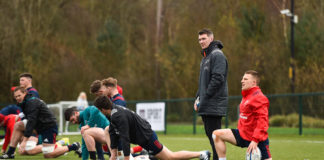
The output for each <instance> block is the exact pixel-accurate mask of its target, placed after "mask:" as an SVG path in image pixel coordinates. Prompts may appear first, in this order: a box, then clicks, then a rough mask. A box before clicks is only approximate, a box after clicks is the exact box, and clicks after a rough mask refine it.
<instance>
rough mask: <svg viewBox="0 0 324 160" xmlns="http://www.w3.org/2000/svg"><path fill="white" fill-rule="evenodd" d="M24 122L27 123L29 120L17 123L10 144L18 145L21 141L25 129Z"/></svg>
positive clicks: (12, 145)
mask: <svg viewBox="0 0 324 160" xmlns="http://www.w3.org/2000/svg"><path fill="white" fill-rule="evenodd" d="M24 123H27V121H26V122H25V121H19V122H16V123H15V126H14V130H13V132H12V136H11V140H10V144H9V146H11V147H16V146H17V144H18V142H20V141H21V137H23V135H24V131H25V125H24Z"/></svg>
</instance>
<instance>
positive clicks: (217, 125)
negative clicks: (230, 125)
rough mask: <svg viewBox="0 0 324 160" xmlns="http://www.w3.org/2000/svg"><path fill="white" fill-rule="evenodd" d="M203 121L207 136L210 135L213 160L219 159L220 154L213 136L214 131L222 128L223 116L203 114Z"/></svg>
mask: <svg viewBox="0 0 324 160" xmlns="http://www.w3.org/2000/svg"><path fill="white" fill-rule="evenodd" d="M201 118H202V120H203V122H204V128H205V133H206V136H207V137H208V140H209V143H210V146H211V148H212V150H213V160H217V159H218V155H217V152H216V149H215V145H214V140H213V138H212V134H213V131H215V130H217V129H221V121H222V117H221V116H207V115H205V116H201Z"/></svg>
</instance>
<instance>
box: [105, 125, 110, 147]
mask: <svg viewBox="0 0 324 160" xmlns="http://www.w3.org/2000/svg"><path fill="white" fill-rule="evenodd" d="M105 140H106V144H107V146H108V149H109V151H111V148H110V134H109V126H107V127H106V128H105Z"/></svg>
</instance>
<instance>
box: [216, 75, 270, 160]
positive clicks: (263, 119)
mask: <svg viewBox="0 0 324 160" xmlns="http://www.w3.org/2000/svg"><path fill="white" fill-rule="evenodd" d="M259 82H260V78H259V75H258V72H256V71H252V70H250V71H246V72H245V74H244V76H243V78H242V81H241V83H242V96H243V98H242V101H241V104H240V117H239V121H238V129H220V130H215V131H214V132H213V139H214V143H215V148H216V151H217V154H218V157H219V160H226V145H225V142H229V143H231V144H233V145H237V146H240V147H242V148H243V147H248V149H247V153H250V152H251V151H254V150H256V149H257V147H259V149H260V151H261V155H262V159H267V160H271V159H272V158H271V154H270V150H269V139H268V132H267V130H268V128H269V115H268V110H269V100H268V98H267V97H266V96H264V95H263V93H262V92H261V89H260V88H259V86H258V85H259Z"/></svg>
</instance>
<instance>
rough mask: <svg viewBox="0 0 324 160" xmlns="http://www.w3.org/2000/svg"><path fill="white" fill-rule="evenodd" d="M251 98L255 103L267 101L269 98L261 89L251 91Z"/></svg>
mask: <svg viewBox="0 0 324 160" xmlns="http://www.w3.org/2000/svg"><path fill="white" fill-rule="evenodd" d="M252 99H253V101H255V102H257V103H269V99H268V98H267V97H266V96H265V95H264V94H263V93H262V91H261V90H257V91H255V92H253V93H252Z"/></svg>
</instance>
